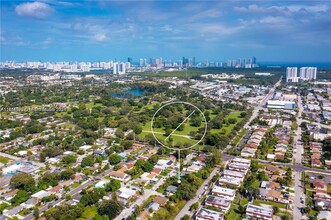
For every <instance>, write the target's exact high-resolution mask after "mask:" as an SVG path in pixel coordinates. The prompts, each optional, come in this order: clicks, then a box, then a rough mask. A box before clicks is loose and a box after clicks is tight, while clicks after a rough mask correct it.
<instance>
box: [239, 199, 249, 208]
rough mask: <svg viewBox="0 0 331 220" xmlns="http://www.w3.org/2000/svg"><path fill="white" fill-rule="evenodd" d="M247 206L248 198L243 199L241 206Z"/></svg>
mask: <svg viewBox="0 0 331 220" xmlns="http://www.w3.org/2000/svg"><path fill="white" fill-rule="evenodd" d="M247 204H248V198H243V199H241V200H240V205H241V206H245V205H247Z"/></svg>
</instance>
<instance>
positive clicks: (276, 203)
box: [253, 199, 286, 209]
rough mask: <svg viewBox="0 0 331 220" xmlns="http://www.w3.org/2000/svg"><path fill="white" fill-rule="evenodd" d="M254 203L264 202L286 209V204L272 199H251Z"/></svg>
mask: <svg viewBox="0 0 331 220" xmlns="http://www.w3.org/2000/svg"><path fill="white" fill-rule="evenodd" d="M253 204H254V205H261V204H266V205H271V206H276V207H278V208H281V209H286V205H285V204H282V203H278V202H273V201H264V200H259V199H256V200H254V201H253Z"/></svg>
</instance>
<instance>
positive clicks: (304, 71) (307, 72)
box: [300, 67, 317, 81]
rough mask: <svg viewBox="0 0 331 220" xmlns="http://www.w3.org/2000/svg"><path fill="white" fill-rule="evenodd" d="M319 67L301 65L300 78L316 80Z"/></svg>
mask: <svg viewBox="0 0 331 220" xmlns="http://www.w3.org/2000/svg"><path fill="white" fill-rule="evenodd" d="M316 75H317V68H316V67H301V68H300V80H303V81H305V80H316Z"/></svg>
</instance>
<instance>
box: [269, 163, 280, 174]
mask: <svg viewBox="0 0 331 220" xmlns="http://www.w3.org/2000/svg"><path fill="white" fill-rule="evenodd" d="M267 170H268V171H270V172H273V173H274V172H276V171H279V168H278V167H276V166H273V165H270V164H269V165H268V166H267Z"/></svg>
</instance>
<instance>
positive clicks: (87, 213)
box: [79, 206, 98, 219]
mask: <svg viewBox="0 0 331 220" xmlns="http://www.w3.org/2000/svg"><path fill="white" fill-rule="evenodd" d="M97 214H98V209H97V207H96V206H87V207H85V208H84V212H83V214H82V217H81V218H79V219H92V218H93V217H94V216H96V215H97Z"/></svg>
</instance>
